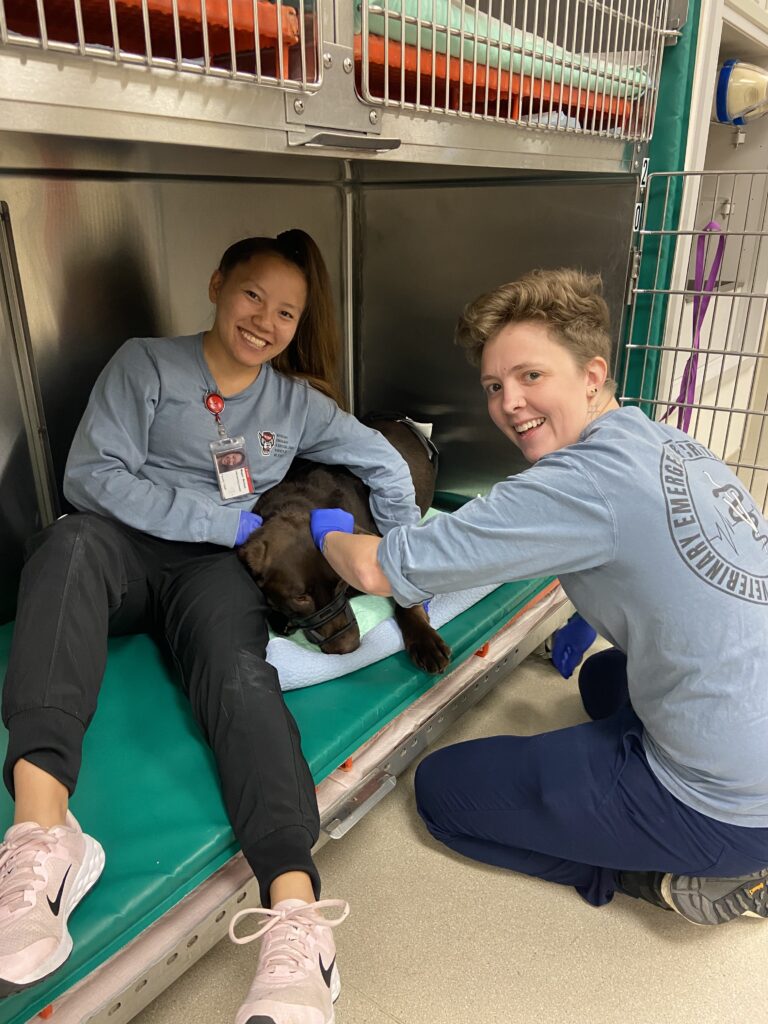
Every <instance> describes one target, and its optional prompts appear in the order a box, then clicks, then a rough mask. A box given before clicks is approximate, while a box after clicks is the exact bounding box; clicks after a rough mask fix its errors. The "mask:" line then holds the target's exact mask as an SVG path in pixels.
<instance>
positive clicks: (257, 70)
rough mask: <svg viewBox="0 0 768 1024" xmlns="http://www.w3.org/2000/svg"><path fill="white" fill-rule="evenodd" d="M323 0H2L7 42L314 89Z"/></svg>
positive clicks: (2, 40)
mask: <svg viewBox="0 0 768 1024" xmlns="http://www.w3.org/2000/svg"><path fill="white" fill-rule="evenodd" d="M323 2H324V0H312V2H311V3H309V2H308V0H0V46H3V47H24V48H26V49H30V48H32V49H37V50H41V51H47V52H53V53H66V54H71V55H75V56H79V57H84V58H90V59H97V60H106V61H110V62H112V63H115V64H131V65H136V64H138V65H143V66H146V67H152V68H164V69H168V70H173V71H178V72H183V73H187V72H188V73H192V74H197V75H206V76H209V77H218V78H228V79H235V80H238V81H243V82H252V83H257V84H259V85H275V86H279V87H282V88H287V89H296V90H300V91H308V90H309V89H310V88H312V87H315V88H316V87H317V86H319V85H320V76H321V68H322V61H321V53H322V11H321V4H322V3H323Z"/></svg>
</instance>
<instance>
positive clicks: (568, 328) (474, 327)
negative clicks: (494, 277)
mask: <svg viewBox="0 0 768 1024" xmlns="http://www.w3.org/2000/svg"><path fill="white" fill-rule="evenodd" d="M602 288H603V282H602V280H601V278H600V275H599V274H585V273H583V272H582V271H581V270H574V269H572V268H568V267H562V268H560V269H559V270H531V271H530V272H529V273H527V274H525V275H524V276H523V277H521V278H519V279H518V280H517V281H511V282H510V283H509V284H502V285H500V286H499V287H498V288H494V290H493V291H492V292H488V293H487V294H485V295H481V296H480V297H479V298H477V299H475V300H474V302H470V303H469V305H468V306H466V307H465V309H464V312H463V313H462V314H461V316H460V317H459V322H458V324H457V326H456V335H455V339H456V343H457V344H458V345H461V347H462V348H464V349H465V351H466V353H467V358H468V359H469V361H470V363H472V365H473V366H479V365H480V359H481V357H482V352H483V347H484V346H485V343H486V342H487V341H490V340H491V338H493V337H495V336H496V335H497V334H498V333H499V331H500V330H501V329H502V328H504V327H506V326H507V324H514V323H521V322H523V321H526V320H530V321H536V322H540V323H543V324H544V325H545V326H546V327H548V328H549V331H550V334H551V336H552V340H553V341H556V342H557V343H558V344H560V345H562V346H563V347H564V348H566V349H568V351H569V352H570V353H571V355H572V356H573V357H574V359H575V360H576V362H577V363H578V365H579V366H586V364H587V363H588V362H589V361H590V359H593V358H594V357H595V356H600V357H601V358H603V359H604V360H605V361H606V363H607V364H608V366H609V367H610V365H611V348H612V346H611V335H610V316H609V313H608V305H607V303H606V301H605V299H604V298H603V295H602ZM606 384H607V385H608V386H609V387H611V388H613V389H614V391H615V388H616V384H615V381H613V380H610V379H608V380H606Z"/></svg>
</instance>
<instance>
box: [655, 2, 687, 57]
mask: <svg viewBox="0 0 768 1024" xmlns="http://www.w3.org/2000/svg"><path fill="white" fill-rule="evenodd" d="M686 21H688V0H670V3H669V9H668V11H667V24H666V25H665V27H664V28H663V29H662V32H661V34H662V36H663V38H664V45H665V46H677V44H678V42H679V40H680V36H681V35H682V34H683V33H682V28H683V25H684V24H685V23H686Z"/></svg>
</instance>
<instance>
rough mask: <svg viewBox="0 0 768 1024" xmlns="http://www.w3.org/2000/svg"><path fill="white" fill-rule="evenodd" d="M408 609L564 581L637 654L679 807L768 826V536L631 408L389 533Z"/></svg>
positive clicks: (387, 565) (582, 608) (394, 575)
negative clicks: (452, 509)
mask: <svg viewBox="0 0 768 1024" xmlns="http://www.w3.org/2000/svg"><path fill="white" fill-rule="evenodd" d="M379 562H380V564H381V567H382V569H383V571H384V573H385V574H386V576H387V577H388V579H389V581H390V583H391V585H392V588H393V592H394V594H395V597H396V599H397V600H398V601H399V602H400V603H401V604H405V605H412V604H416V603H418V602H420V601H424V600H427V599H429V598H430V597H431V596H432V595H433V594H435V593H447V592H450V591H453V590H460V589H464V588H467V587H473V586H479V585H481V584H487V583H503V582H506V581H510V580H519V579H525V578H527V577H535V576H541V575H548V574H553V575H555V574H556V575H558V576H559V577H560V582H561V584H562V586H563V588H564V590H565V591H566V593H567V594H568V596H569V598H570V599H571V600H572V602H573V604H574V605H575V606H576V608H577V609H578V611H579V612H580V614H581V615H582V616H583V617H584V618H585V619H586V620H587V621H588V622H589V623H591V624H592V625H593V626H594V627H595V629H597V630H598V632H600V633H601V634H602V635H603V636H604V637H606V639H608V640H609V641H610V642H611V643H612V644H614V645H615V646H616V647H618V648H619V649H620V650H622V651H624V652H625V654H626V655H627V674H628V679H629V692H630V697H631V700H632V705H633V707H634V709H635V711H636V713H637V715H638V716H639V718H640V720H641V721H642V722H643V725H644V727H645V736H644V743H645V749H646V753H647V755H648V761H649V763H650V765H651V768H652V770H653V771H654V772H655V774H656V776H657V777H658V778H659V780H660V781H661V782H662V784H663V785H664V786H666V788H667V789H668V790H670V792H672V793H673V794H674V795H675V796H676V797H677V798H678V799H679V800H681V801H682V802H683V803H685V804H687V805H688V806H690V807H693V808H695V809H696V810H699V811H701V812H702V813H704V814H707V815H709V816H710V817H713V818H716V819H718V820H720V821H725V822H730V823H732V824H736V825H747V826H752V827H761V828H762V827H767V826H768V674H767V672H766V653H767V652H768V524H766V521H765V518H764V517H763V515H762V512H761V510H760V509H759V508H758V507H757V506H756V504H755V502H754V500H753V499H752V498H751V497H750V495H749V493H748V491H747V489H746V487H745V486H744V485H743V484H742V483H741V481H740V480H739V479H738V478H737V477H736V476H735V475H734V474H733V473H732V471H731V470H730V469H728V467H727V466H725V465H724V464H723V463H722V462H721V461H720V460H719V459H717V458H715V457H714V456H713V455H712V453H711V452H709V451H708V450H707V449H706V448H705V447H704V446H703V445H700V444H698V443H697V442H695V441H693V440H692V439H691V438H690V437H688V436H687V435H686V434H683V433H682V432H681V431H679V430H676V429H675V428H674V427H669V426H666V425H664V424H660V423H653V422H651V421H650V420H649V419H648V418H647V417H646V416H645V415H644V414H643V413H642V412H640V410H638V409H634V408H626V409H619V410H616V411H614V412H610V413H607V414H605V415H604V416H602V417H600V418H599V419H598V420H596V421H595V422H594V423H593V424H591V425H590V426H589V427H587V428H586V430H585V431H584V432H583V433H582V435H581V438H580V439H579V441H578V442H577V443H576V444H573V445H570V446H568V447H567V448H563V449H561V450H560V451H557V452H554V453H552V454H551V455H547V456H545V457H544V458H542V459H540V460H539V461H538V462H536V463H535V464H534V465H533V466H531V467H530V468H529V469H526V470H524V471H523V472H522V473H520V474H518V475H517V476H514V477H510V478H509V479H507V480H503V481H501V482H500V483H498V484H497V485H496V486H495V487H494V488H493V489H492V490H491V491H490V493H489V494H488V496H487V497H484V498H478V499H476V500H474V501H470V502H468V503H467V504H466V505H465V506H464V507H463V508H461V509H460V510H459V511H458V512H456V513H454V514H453V515H451V516H438V517H435V518H434V519H430V520H428V521H427V522H425V523H424V524H423V525H421V526H417V527H414V528H412V527H406V528H402V529H396V530H393V531H391V532H390V533H389V534H388V535H387V536H386V537H385V538H384V540H383V541H382V543H381V545H380V549H379Z"/></svg>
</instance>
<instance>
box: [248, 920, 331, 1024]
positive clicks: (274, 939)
mask: <svg viewBox="0 0 768 1024" xmlns="http://www.w3.org/2000/svg"><path fill="white" fill-rule="evenodd" d="M330 907H334V908H336V909H337V910H341V911H342V913H341V916H340V917H337V918H336V919H335V920H333V921H329V920H328V919H327V918H325V917H323V915H322V914H320V913H319V911H320V910H322V909H325V908H330ZM248 914H260V915H262V917H266V918H268V920H267V922H266V923H265V924H264V925H263V926H262V927H261V928H260V929H259V930H258V931H257V932H255V933H254V934H253V935H248V936H246V937H245V938H242V939H238V938H237V936H236V935H235V925H236V924H237V922H238V921H239V920H240V919H241V918H243V917H245V916H247V915H248ZM348 914H349V904H348V903H345V902H344V900H319V901H318V902H317V903H305V902H304V901H303V900H282V901H281V902H280V903H277V904H275V906H274V907H273V908H272V910H266V909H265V908H263V907H256V908H254V909H252V910H241V911H240V913H239V914H235V916H234V917H233V918H232V922H231V924H230V926H229V936H230V938H231V939H232V941H233V942H237V943H238V944H239V945H243V944H244V943H246V942H253V940H254V939H258V938H259V937H260V936H263V940H262V943H261V950H260V952H259V964H258V967H257V968H256V977H255V978H254V979H253V984H252V985H251V988H250V991H249V992H248V995H247V996H246V999H245V1002H244V1003H243V1005H242V1006H241V1007H240V1009H239V1011H238V1013H237V1017H236V1018H235V1024H333V1019H334V1017H333V1004H334V1002H335V1001H336V1000H337V999H338V998H339V992H340V991H341V982H340V980H339V969H338V967H337V966H336V945H335V943H334V941H333V933H332V931H331V929H332V928H335V927H336V926H337V925H339V924H341V922H342V921H343V920H344V919H345V918H346V916H347V915H348Z"/></svg>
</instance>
